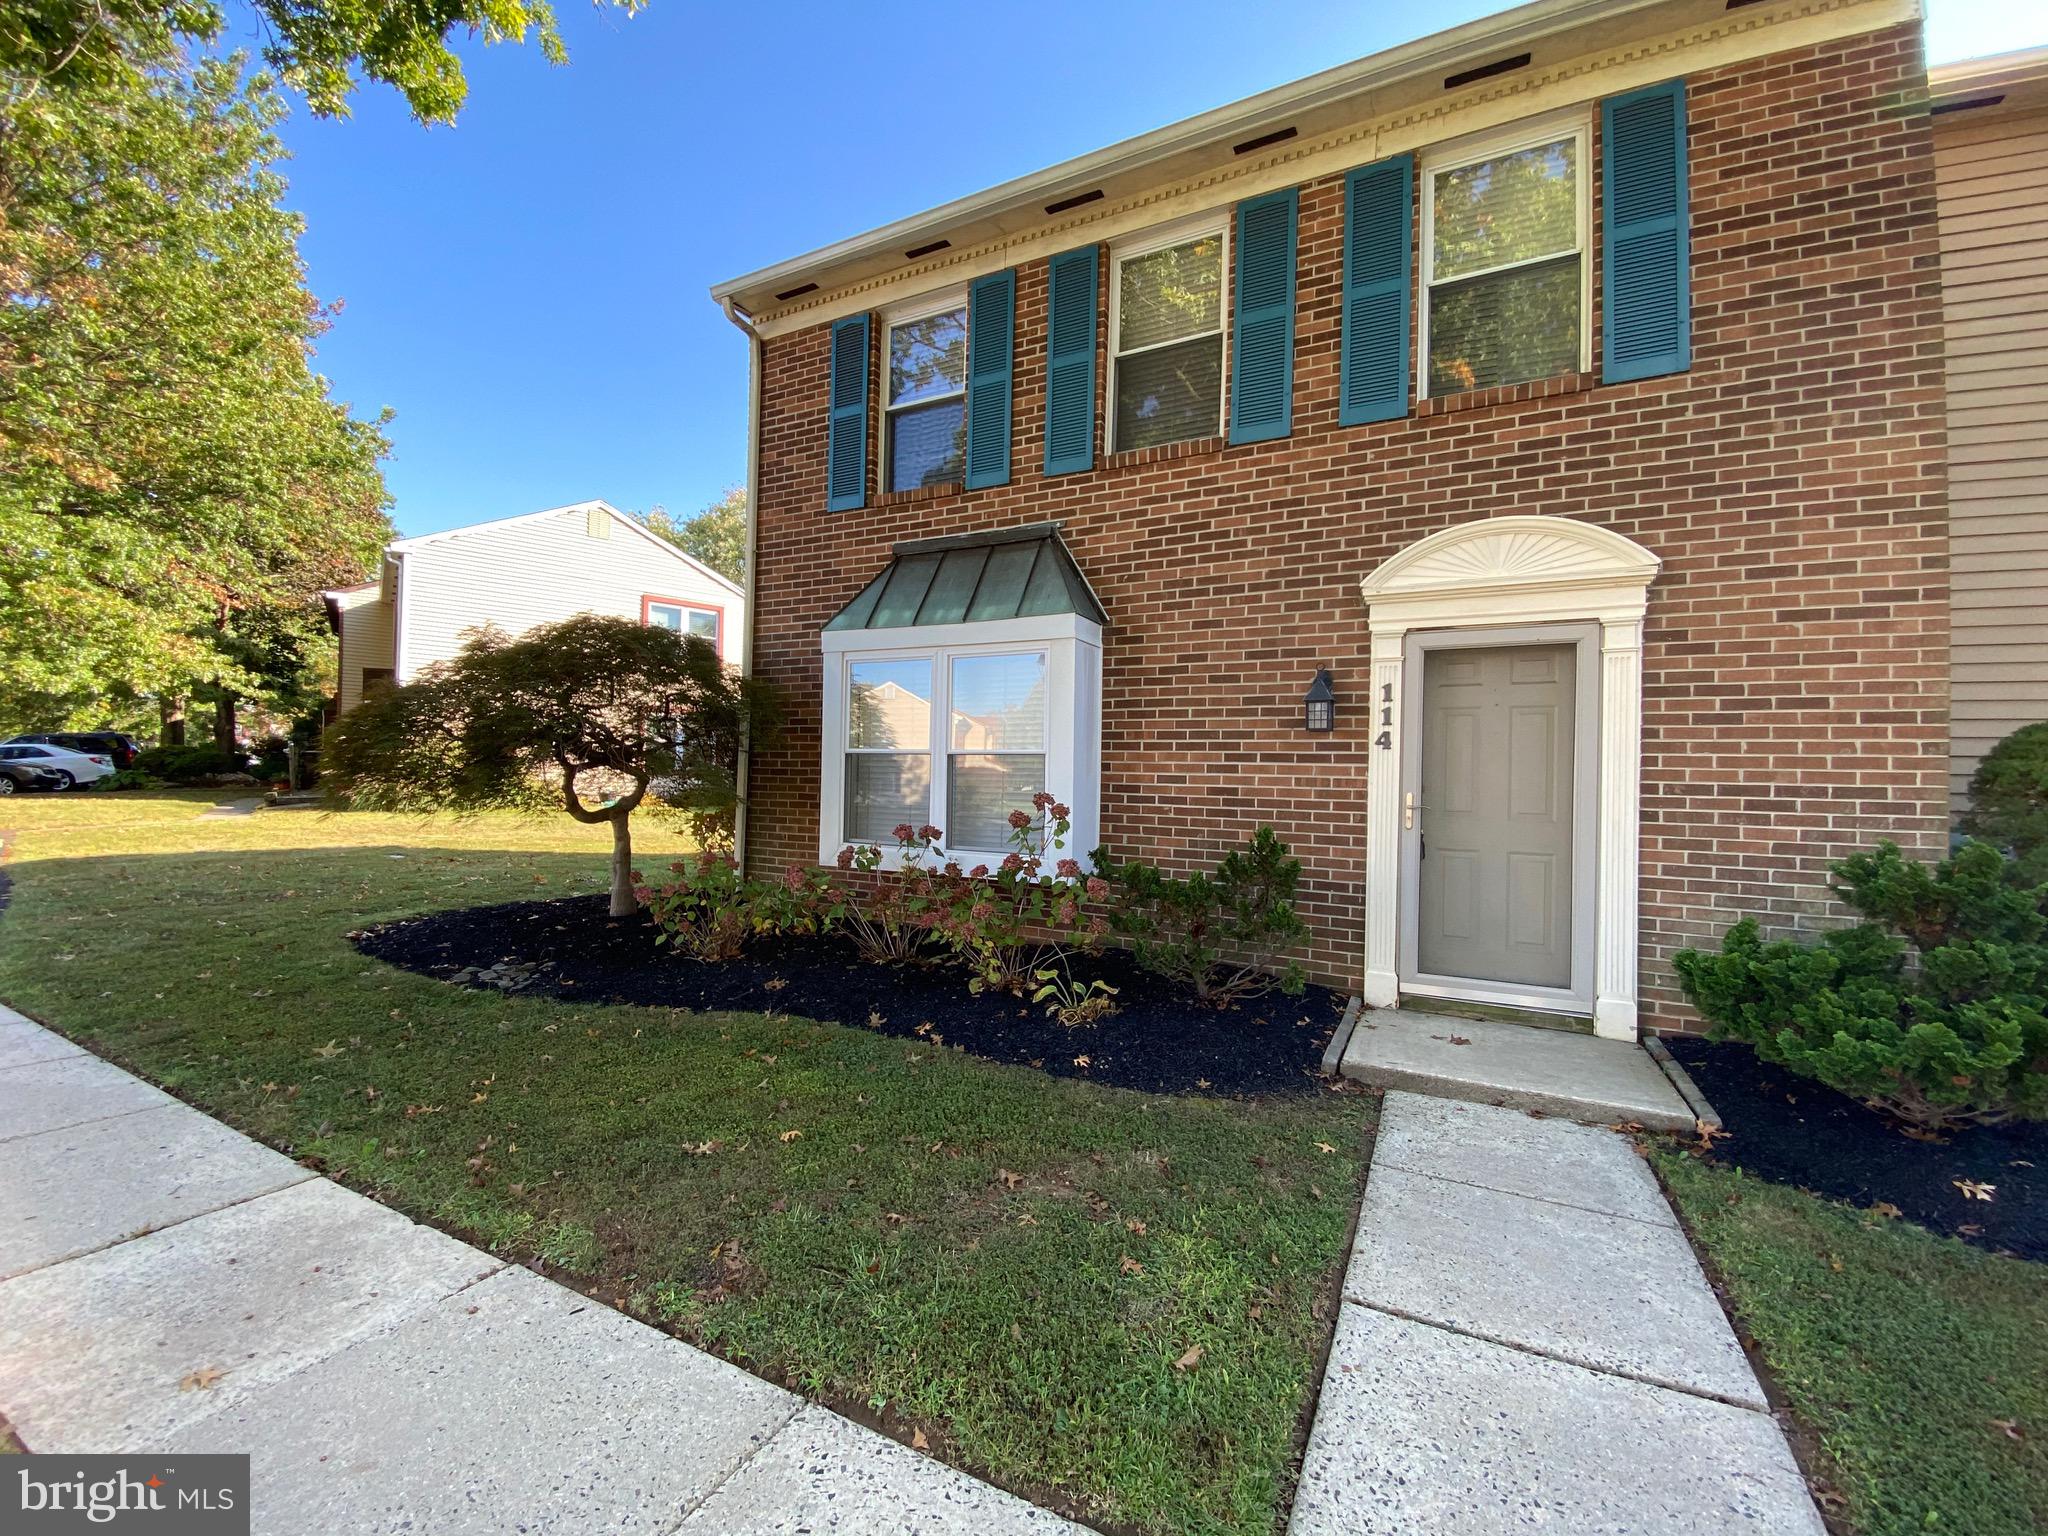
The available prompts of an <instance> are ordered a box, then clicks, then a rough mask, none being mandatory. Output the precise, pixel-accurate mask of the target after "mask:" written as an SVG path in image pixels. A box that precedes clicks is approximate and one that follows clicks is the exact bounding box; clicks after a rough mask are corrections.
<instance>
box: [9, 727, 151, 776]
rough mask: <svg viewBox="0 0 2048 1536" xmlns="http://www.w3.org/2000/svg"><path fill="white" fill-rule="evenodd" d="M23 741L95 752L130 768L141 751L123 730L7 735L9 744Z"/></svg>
mask: <svg viewBox="0 0 2048 1536" xmlns="http://www.w3.org/2000/svg"><path fill="white" fill-rule="evenodd" d="M27 743H34V744H36V745H38V746H45V747H63V748H64V749H65V750H66V751H70V752H84V753H87V754H89V755H97V756H100V757H104V758H106V759H107V760H108V761H109V762H111V763H112V764H113V765H114V766H115V767H116V768H133V767H134V766H135V759H136V758H137V757H138V756H140V755H141V753H142V743H141V742H139V741H137V740H136V739H135V738H134V737H133V736H130V735H128V734H127V733H126V732H125V731H40V732H36V733H34V734H31V735H26V736H10V737H8V738H7V745H9V746H14V745H21V744H27Z"/></svg>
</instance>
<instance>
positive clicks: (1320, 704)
mask: <svg viewBox="0 0 2048 1536" xmlns="http://www.w3.org/2000/svg"><path fill="white" fill-rule="evenodd" d="M1301 726H1302V729H1303V730H1306V731H1333V730H1335V729H1336V728H1337V695H1336V692H1335V691H1334V690H1333V689H1332V688H1331V687H1330V669H1329V668H1328V667H1319V668H1318V669H1317V670H1316V675H1315V677H1314V679H1313V680H1312V681H1311V682H1310V683H1309V685H1308V693H1307V694H1306V695H1305V696H1304V697H1303V699H1302V701H1301Z"/></svg>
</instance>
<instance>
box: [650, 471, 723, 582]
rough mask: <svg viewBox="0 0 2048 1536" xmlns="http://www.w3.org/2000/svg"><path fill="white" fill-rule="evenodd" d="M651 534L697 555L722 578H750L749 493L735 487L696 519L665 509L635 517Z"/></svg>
mask: <svg viewBox="0 0 2048 1536" xmlns="http://www.w3.org/2000/svg"><path fill="white" fill-rule="evenodd" d="M633 515H634V516H635V517H637V518H639V519H640V521H641V522H643V523H645V524H646V525H647V527H648V529H649V531H651V532H654V533H658V534H660V535H661V536H662V537H663V538H664V539H667V540H668V541H669V543H671V544H673V545H675V546H676V548H678V549H680V550H681V551H682V552H683V553H684V554H686V555H694V556H695V557H696V558H697V559H699V560H702V561H703V562H704V563H705V564H706V565H708V566H710V567H711V569H713V570H714V571H716V572H718V574H719V575H721V576H723V577H725V578H727V579H728V580H730V581H737V582H741V583H744V582H745V581H746V579H747V491H746V487H745V486H741V485H736V486H734V487H733V488H732V489H731V490H729V491H727V492H726V493H725V494H724V495H723V496H721V497H719V498H718V500H716V501H714V502H713V503H711V505H710V506H708V507H706V508H705V509H704V510H703V511H702V512H699V513H698V514H697V515H696V516H695V517H688V518H677V517H675V516H673V515H671V514H670V512H669V511H668V509H667V508H666V507H651V508H649V509H648V510H647V511H645V512H636V513H635V514H633Z"/></svg>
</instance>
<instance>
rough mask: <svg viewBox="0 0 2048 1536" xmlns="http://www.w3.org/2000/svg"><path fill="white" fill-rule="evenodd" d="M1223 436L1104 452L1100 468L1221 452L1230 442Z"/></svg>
mask: <svg viewBox="0 0 2048 1536" xmlns="http://www.w3.org/2000/svg"><path fill="white" fill-rule="evenodd" d="M1228 441H1229V440H1228V439H1227V438H1222V437H1190V438H1185V439H1183V440H1182V441H1180V442H1178V443H1161V444H1160V445H1159V446H1158V447H1156V448H1126V449H1125V450H1124V451H1123V452H1122V453H1110V454H1104V455H1103V459H1102V463H1101V465H1100V468H1102V469H1105V470H1112V469H1135V468H1137V467H1138V466H1139V465H1141V464H1166V463H1170V462H1171V461H1172V460H1174V459H1194V458H1201V457H1205V456H1207V455H1209V454H1213V453H1221V452H1222V451H1223V449H1224V448H1225V446H1226V445H1227V444H1228Z"/></svg>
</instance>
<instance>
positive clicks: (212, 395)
mask: <svg viewBox="0 0 2048 1536" xmlns="http://www.w3.org/2000/svg"><path fill="white" fill-rule="evenodd" d="M4 79H5V92H6V99H7V105H6V107H5V111H4V114H0V727H12V728H19V727H21V726H24V725H31V724H40V725H48V724H55V723H59V722H60V721H78V722H81V723H95V724H96V723H102V721H101V720H100V719H99V718H97V717H100V716H105V715H109V714H119V713H121V706H123V705H124V704H125V706H126V707H127V708H129V709H132V708H133V701H135V700H136V699H137V698H139V697H141V696H144V695H156V696H159V697H171V698H175V697H178V696H181V695H182V694H184V693H185V692H187V691H189V690H190V688H191V687H192V685H194V684H195V683H197V684H208V683H210V684H212V685H213V686H214V687H215V688H217V689H219V690H225V691H228V692H237V691H251V690H261V689H262V688H263V687H264V686H265V685H264V682H263V679H262V677H261V676H260V675H259V672H260V669H258V668H254V667H252V666H250V665H248V656H249V644H250V642H251V640H252V639H253V637H255V636H257V635H260V634H261V633H262V632H263V631H264V630H265V629H266V628H271V629H274V628H275V627H276V624H277V623H278V622H282V621H285V620H289V621H291V622H296V621H297V620H299V619H303V618H305V617H306V616H307V615H308V614H309V613H311V612H313V611H314V610H312V609H310V608H309V606H308V605H309V604H310V603H311V602H312V601H313V594H314V593H315V592H316V591H317V590H318V588H320V587H322V586H327V585H335V584H338V583H340V582H344V581H350V580H355V579H358V578H359V577H360V575H361V573H362V572H363V571H364V570H365V569H367V568H368V565H369V563H370V561H371V560H372V559H373V557H374V554H375V551H376V550H377V548H378V546H379V545H380V544H381V543H382V542H383V541H384V540H385V539H386V538H387V537H389V523H388V520H387V518H386V516H385V511H384V509H385V506H386V502H387V498H386V494H385V490H384V483H383V477H382V472H381V470H380V469H379V460H380V459H381V458H382V456H383V455H384V453H385V452H386V443H385V439H384V436H383V433H382V431H381V425H382V423H381V421H364V420H361V419H358V418H356V417H354V416H352V415H351V414H350V412H349V411H348V409H347V407H345V406H344V405H342V404H339V403H337V402H336V401H334V400H333V399H331V398H330V397H329V393H328V388H327V384H326V381H325V380H323V379H322V378H321V377H320V376H319V375H318V374H316V373H315V372H314V371H313V368H312V364H311V349H312V346H313V343H314V341H315V339H316V338H317V337H318V336H319V335H320V333H321V332H322V331H323V330H324V329H325V328H326V326H327V324H328V320H329V312H328V311H327V310H325V309H323V308H322V307H321V306H320V305H319V304H318V303H317V302H316V301H315V300H314V299H313V298H312V296H311V295H310V294H309V293H308V292H307V290H306V285H305V273H304V269H303V266H302V263H301V261H300V258H299V252H298V236H299V233H300V222H299V220H298V218H297V216H296V215H294V214H291V213H289V212H287V211H285V210H284V209H283V208H281V207H279V206H278V203H279V199H280V197H281V196H282V194H283V192H284V182H283V180H282V178H281V177H280V176H279V174H278V172H277V169H276V167H277V163H278V161H279V160H280V159H281V158H282V155H283V151H282V148H281V146H280V145H279V144H278V142H277V139H276V137H275V135H274V133H273V128H274V125H275V124H276V122H277V120H278V118H279V116H280V115H281V114H282V112H283V110H284V106H283V103H282V101H281V99H280V98H279V96H278V95H277V93H276V91H275V89H274V88H273V87H272V86H271V85H270V84H269V83H268V82H267V81H266V80H265V79H263V78H261V77H253V78H245V76H244V73H243V69H242V61H241V60H240V59H213V58H207V59H198V60H193V59H188V58H187V57H186V56H185V55H184V54H183V53H182V52H181V51H180V50H179V49H178V48H177V47H176V46H175V45H174V44H172V43H171V42H169V41H166V40H159V41H158V43H157V44H156V45H154V52H153V53H150V54H148V55H147V56H138V57H137V59H135V60H134V61H132V62H131V63H130V64H125V65H122V66H121V67H109V68H107V69H106V70H104V71H103V72H102V73H101V74H100V75H98V76H96V77H95V78H94V79H93V80H92V81H91V82H90V83H76V84H74V85H73V86H72V87H70V88H67V89H63V90H38V89H34V88H33V86H34V83H35V82H33V81H31V80H25V79H24V78H23V77H22V76H20V75H19V74H15V75H10V76H5V77H4ZM265 613H268V614H269V615H270V617H269V618H264V619H259V618H258V617H256V616H258V615H262V614H265ZM280 615H282V616H283V620H280V619H279V617H278V616H280ZM302 627H303V626H302Z"/></svg>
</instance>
